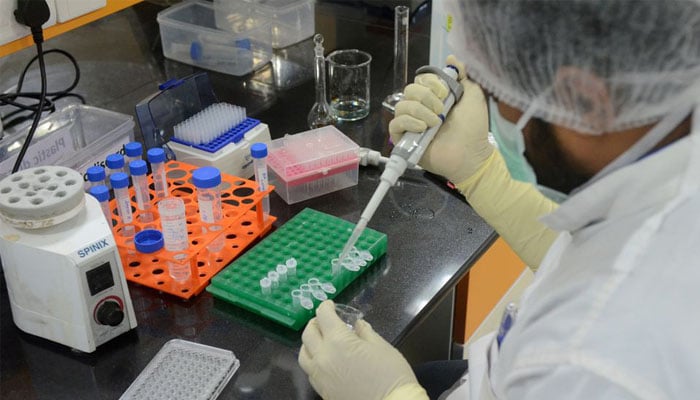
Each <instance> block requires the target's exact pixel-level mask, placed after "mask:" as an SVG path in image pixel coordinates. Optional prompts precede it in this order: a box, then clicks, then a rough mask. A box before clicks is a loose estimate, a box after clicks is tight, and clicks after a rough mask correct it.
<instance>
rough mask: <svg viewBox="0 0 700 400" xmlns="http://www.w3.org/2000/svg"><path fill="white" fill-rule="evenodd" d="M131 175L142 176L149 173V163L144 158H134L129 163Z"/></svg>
mask: <svg viewBox="0 0 700 400" xmlns="http://www.w3.org/2000/svg"><path fill="white" fill-rule="evenodd" d="M129 172H131V175H136V176H141V175H146V174H147V173H148V165H147V164H146V162H145V161H143V160H134V161H132V162H130V163H129Z"/></svg>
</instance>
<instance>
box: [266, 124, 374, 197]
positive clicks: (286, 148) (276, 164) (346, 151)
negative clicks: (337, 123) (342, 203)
mask: <svg viewBox="0 0 700 400" xmlns="http://www.w3.org/2000/svg"><path fill="white" fill-rule="evenodd" d="M359 151H360V147H359V146H358V145H357V144H356V143H355V142H353V141H352V140H351V139H350V138H348V137H347V136H345V134H343V132H341V131H339V130H338V129H337V128H336V127H334V126H331V125H329V126H324V127H322V128H318V129H312V130H309V131H305V132H301V133H297V134H294V135H286V136H285V137H283V138H280V139H275V140H273V141H272V143H271V144H270V147H269V155H268V158H267V165H268V167H269V174H270V181H271V183H272V184H273V185H275V191H276V192H277V194H279V195H280V197H282V199H284V201H286V202H287V204H294V203H298V202H300V201H304V200H308V199H311V198H314V197H317V196H321V195H324V194H327V193H331V192H334V191H336V190H340V189H345V188H348V187H351V186H354V185H357V174H358V169H359V165H360V157H359Z"/></svg>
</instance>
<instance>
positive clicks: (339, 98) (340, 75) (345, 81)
mask: <svg viewBox="0 0 700 400" xmlns="http://www.w3.org/2000/svg"><path fill="white" fill-rule="evenodd" d="M371 62H372V56H371V55H370V54H368V53H365V52H364V51H361V50H356V49H349V50H336V51H334V52H332V53H331V54H329V55H328V77H329V80H330V98H331V103H330V105H331V111H332V112H333V115H334V116H335V117H336V118H337V119H338V120H341V121H357V120H359V119H362V118H364V117H366V116H367V115H368V114H369V99H370V97H369V85H370V63H371Z"/></svg>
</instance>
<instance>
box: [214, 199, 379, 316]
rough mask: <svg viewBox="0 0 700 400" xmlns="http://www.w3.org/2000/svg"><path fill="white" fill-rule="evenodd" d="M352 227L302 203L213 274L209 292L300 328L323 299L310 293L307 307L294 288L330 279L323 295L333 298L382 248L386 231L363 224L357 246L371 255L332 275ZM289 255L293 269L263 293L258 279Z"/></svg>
mask: <svg viewBox="0 0 700 400" xmlns="http://www.w3.org/2000/svg"><path fill="white" fill-rule="evenodd" d="M354 227H355V225H354V224H353V223H350V222H348V221H345V220H343V219H340V218H337V217H334V216H331V215H328V214H325V213H322V212H320V211H316V210H313V209H310V208H306V209H304V210H302V211H301V212H300V213H299V214H297V215H296V216H294V217H293V218H292V219H290V220H289V221H287V223H285V224H284V225H282V226H281V227H279V228H278V229H277V230H276V231H275V232H273V233H271V234H270V235H269V236H267V237H266V238H265V239H263V240H262V241H261V242H260V243H258V244H257V245H256V246H255V247H253V248H252V249H250V250H248V251H247V252H246V253H245V254H243V255H242V256H241V257H239V258H238V259H236V260H235V261H234V262H232V263H231V264H230V265H229V266H228V267H226V268H225V269H224V270H223V271H221V272H220V273H219V274H218V275H217V276H215V277H214V278H213V279H212V280H211V284H210V285H209V286H208V287H207V291H208V292H210V293H212V294H213V295H214V296H215V297H217V298H219V299H221V300H225V301H227V302H230V303H233V304H235V305H237V306H239V307H242V308H245V309H247V310H249V311H252V312H253V313H256V314H258V315H262V316H263V317H266V318H268V319H270V320H273V321H275V322H277V323H279V324H281V325H284V326H286V327H289V328H292V329H294V330H299V329H301V328H302V327H303V326H304V325H305V324H306V323H307V322H308V320H309V319H311V318H312V317H313V316H314V310H315V308H316V307H317V306H318V305H319V304H320V303H321V301H320V300H319V299H315V298H312V301H313V307H312V308H311V309H305V308H303V307H300V306H299V305H295V304H294V300H293V297H292V295H291V292H292V291H293V290H295V289H298V288H299V287H300V286H301V285H302V284H304V283H307V282H308V280H309V279H311V278H317V279H318V280H319V281H320V282H322V283H332V284H333V287H334V288H335V293H328V294H327V297H328V298H329V299H332V298H335V297H336V296H338V294H340V293H341V292H342V291H343V290H344V289H345V288H346V287H348V285H350V284H351V283H352V282H353V281H354V280H355V279H357V278H358V277H359V276H361V275H362V273H363V272H365V271H366V270H367V269H368V268H370V267H371V266H372V265H374V263H376V262H377V261H378V259H379V258H380V257H381V256H382V255H384V254H385V253H386V248H387V236H386V235H385V234H383V233H381V232H378V231H375V230H373V229H369V228H366V229H365V230H364V231H363V233H362V235H361V236H360V238H359V239H358V241H357V244H356V247H357V249H358V250H366V251H369V253H370V254H371V255H372V260H371V261H369V262H367V264H366V265H364V266H362V267H360V268H358V270H357V271H350V270H348V269H345V268H342V267H341V268H340V269H339V270H338V271H337V273H335V274H334V273H333V270H332V267H331V260H332V259H334V258H337V257H338V255H339V253H340V252H341V250H342V248H343V245H344V244H345V242H346V241H347V239H348V238H349V237H350V234H351V232H352V229H353V228H354ZM290 258H294V259H295V260H296V261H297V267H296V272H295V273H294V274H288V275H287V277H286V279H285V280H279V282H278V283H277V285H278V286H277V287H273V288H272V289H271V290H270V293H267V294H265V293H263V290H262V288H261V286H260V281H261V279H262V278H265V277H268V276H269V272H271V271H275V270H276V266H277V265H279V264H285V262H286V260H288V259H290Z"/></svg>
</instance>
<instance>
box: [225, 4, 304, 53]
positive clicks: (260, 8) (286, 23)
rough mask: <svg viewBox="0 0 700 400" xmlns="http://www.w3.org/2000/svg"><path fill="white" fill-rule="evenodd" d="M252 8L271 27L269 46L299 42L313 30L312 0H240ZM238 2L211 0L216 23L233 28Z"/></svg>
mask: <svg viewBox="0 0 700 400" xmlns="http://www.w3.org/2000/svg"><path fill="white" fill-rule="evenodd" d="M244 1H245V2H247V3H248V4H250V5H252V8H253V10H254V12H255V13H256V14H257V15H259V16H263V17H264V18H267V19H268V20H269V21H270V24H271V29H272V36H271V39H272V42H271V43H272V48H275V49H280V48H284V47H287V46H291V45H292V44H294V43H298V42H301V41H302V40H304V39H307V38H309V37H311V36H312V35H313V34H314V31H315V26H314V1H313V0H244ZM238 4H239V3H237V2H233V1H230V0H214V5H215V6H216V8H215V12H216V26H217V27H218V28H220V29H223V30H232V29H235V24H232V23H231V21H236V18H235V15H236V14H237V8H238V7H239V5H238Z"/></svg>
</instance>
